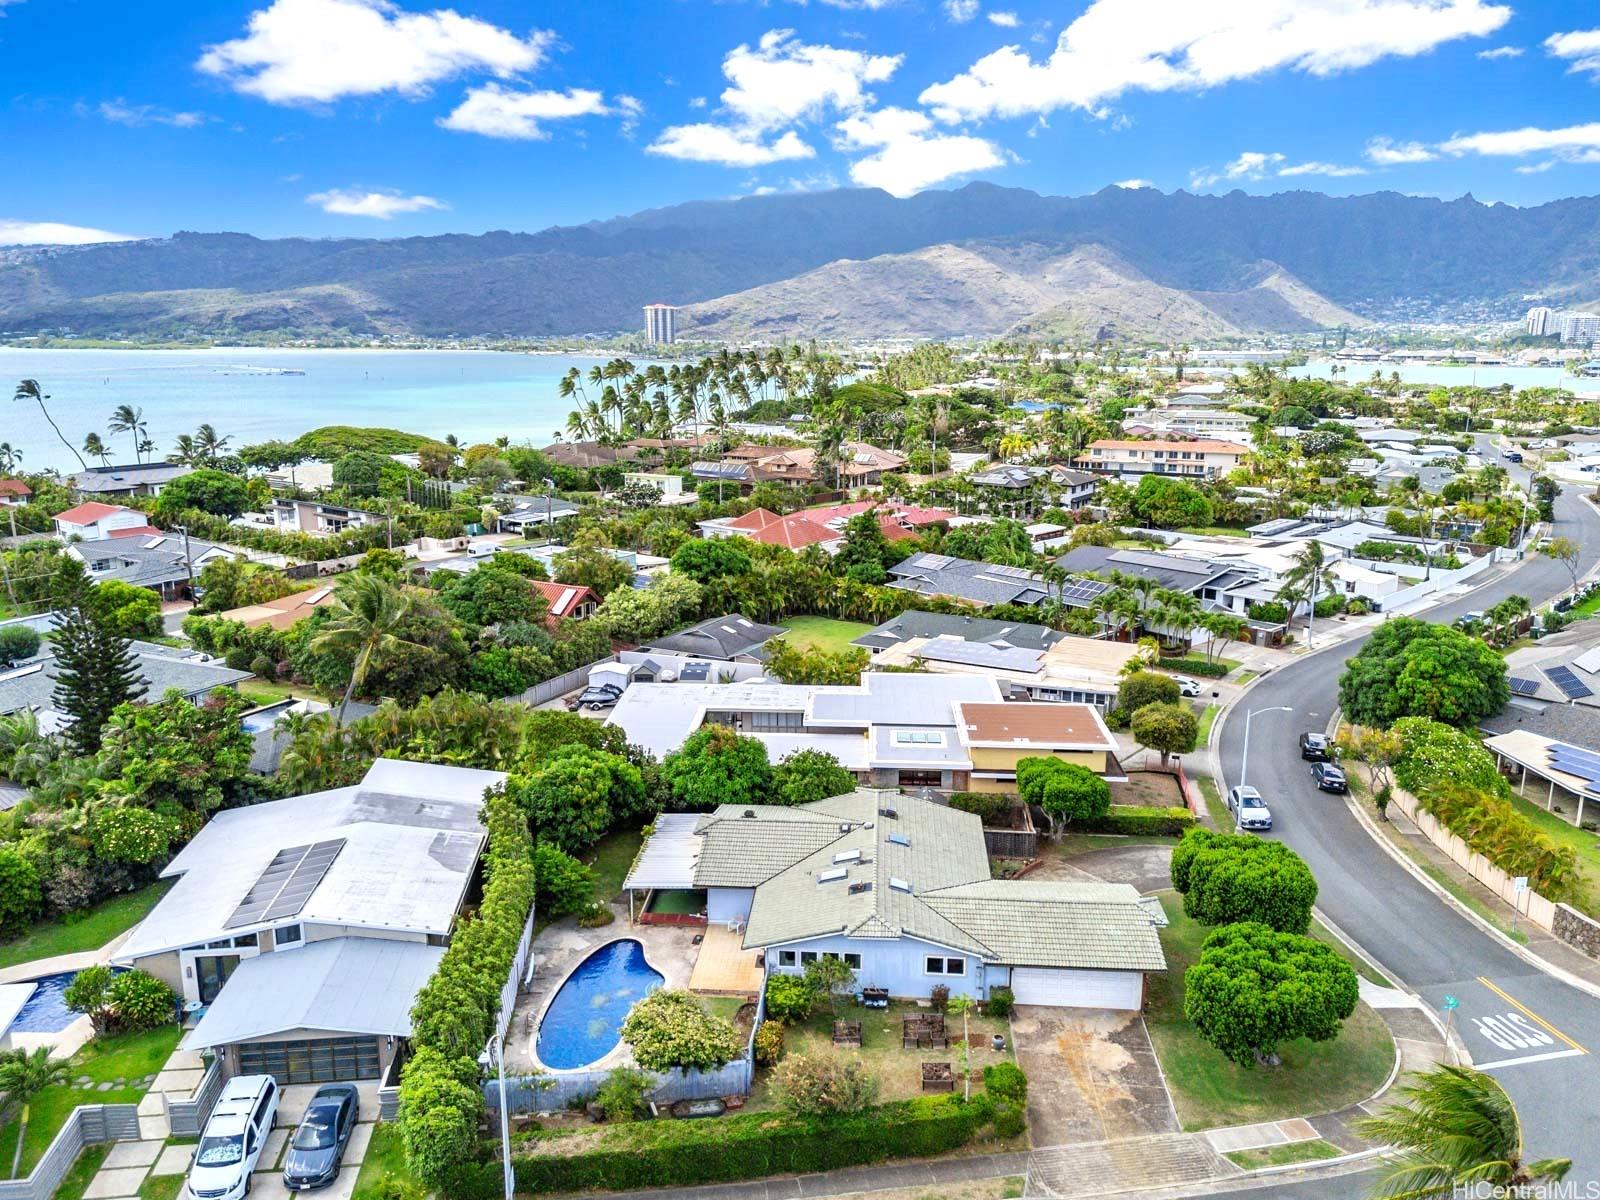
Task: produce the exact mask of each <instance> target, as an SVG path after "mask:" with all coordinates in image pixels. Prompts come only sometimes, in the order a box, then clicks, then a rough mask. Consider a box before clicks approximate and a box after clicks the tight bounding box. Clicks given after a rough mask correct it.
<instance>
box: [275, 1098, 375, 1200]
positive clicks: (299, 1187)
mask: <svg viewBox="0 0 1600 1200" xmlns="http://www.w3.org/2000/svg"><path fill="white" fill-rule="evenodd" d="M360 1110H361V1097H360V1094H359V1093H358V1092H357V1091H356V1087H355V1084H353V1083H328V1084H324V1085H323V1086H322V1087H320V1088H318V1089H317V1092H316V1095H314V1096H312V1097H311V1103H310V1104H308V1105H306V1111H305V1115H303V1116H302V1117H301V1118H300V1124H299V1126H298V1127H297V1128H296V1129H295V1131H294V1137H292V1138H290V1139H289V1156H288V1157H287V1158H285V1159H284V1161H283V1186H284V1187H286V1188H288V1189H289V1190H290V1191H291V1192H307V1191H310V1190H311V1189H312V1188H320V1187H327V1186H328V1185H329V1184H330V1183H332V1182H333V1181H334V1180H335V1179H336V1178H338V1175H339V1163H340V1161H341V1160H342V1159H343V1158H344V1151H345V1147H346V1146H348V1145H349V1144H350V1134H351V1132H352V1131H354V1129H355V1127H356V1121H357V1119H358V1118H359V1115H360Z"/></svg>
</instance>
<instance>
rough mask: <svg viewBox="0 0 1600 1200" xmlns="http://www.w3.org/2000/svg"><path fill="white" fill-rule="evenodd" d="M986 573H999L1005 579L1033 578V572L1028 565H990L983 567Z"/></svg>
mask: <svg viewBox="0 0 1600 1200" xmlns="http://www.w3.org/2000/svg"><path fill="white" fill-rule="evenodd" d="M983 573H984V574H985V575H999V576H1000V577H1001V578H1003V579H1032V578H1033V577H1034V575H1033V572H1032V571H1030V570H1028V569H1027V568H1026V567H1007V566H988V567H985V568H984V569H983Z"/></svg>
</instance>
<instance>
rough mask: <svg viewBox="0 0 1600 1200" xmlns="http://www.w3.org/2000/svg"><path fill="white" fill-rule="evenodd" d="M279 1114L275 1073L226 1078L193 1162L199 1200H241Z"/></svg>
mask: <svg viewBox="0 0 1600 1200" xmlns="http://www.w3.org/2000/svg"><path fill="white" fill-rule="evenodd" d="M277 1115H278V1081H277V1080H276V1079H274V1078H273V1077H272V1076H271V1075H239V1076H236V1077H235V1078H233V1079H230V1080H228V1082H227V1084H226V1085H225V1086H224V1087H223V1089H222V1095H221V1096H220V1097H218V1099H217V1106H216V1107H215V1108H213V1109H212V1110H211V1117H210V1119H209V1120H207V1121H206V1128H205V1132H204V1133H203V1134H201V1135H200V1145H199V1146H197V1147H196V1148H195V1152H194V1158H193V1160H192V1161H191V1163H190V1166H189V1194H190V1195H191V1196H193V1197H195V1200H239V1197H241V1196H244V1195H246V1194H248V1193H249V1191H250V1173H251V1172H252V1171H254V1170H255V1168H256V1162H257V1160H258V1159H260V1157H261V1148H262V1147H263V1146H264V1145H265V1144H266V1140H267V1135H268V1134H269V1133H271V1132H272V1122H273V1119H274V1118H275V1117H276V1116H277Z"/></svg>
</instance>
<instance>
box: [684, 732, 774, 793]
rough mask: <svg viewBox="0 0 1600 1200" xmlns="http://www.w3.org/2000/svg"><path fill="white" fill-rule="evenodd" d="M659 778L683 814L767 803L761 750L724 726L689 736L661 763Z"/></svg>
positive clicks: (768, 773) (768, 775) (768, 779)
mask: <svg viewBox="0 0 1600 1200" xmlns="http://www.w3.org/2000/svg"><path fill="white" fill-rule="evenodd" d="M661 778H662V779H663V780H665V782H666V784H667V787H668V789H669V790H670V791H671V793H672V798H673V799H674V800H675V801H676V802H677V803H678V805H679V806H680V807H683V808H715V807H716V806H717V805H719V804H765V803H767V802H768V801H770V800H771V798H772V767H771V766H770V765H769V764H768V763H767V748H766V746H764V745H763V744H762V743H761V742H759V741H758V740H756V739H755V738H750V737H740V736H739V735H738V734H736V733H734V731H733V730H731V729H729V728H728V727H727V726H726V725H707V726H705V727H704V728H701V729H698V730H696V731H695V732H694V733H691V734H690V735H689V736H688V737H687V738H686V739H684V743H683V745H682V746H680V747H679V748H678V749H677V750H674V751H673V752H672V753H671V754H669V755H667V757H666V758H665V759H663V760H662V763H661Z"/></svg>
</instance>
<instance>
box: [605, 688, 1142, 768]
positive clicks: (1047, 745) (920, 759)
mask: <svg viewBox="0 0 1600 1200" xmlns="http://www.w3.org/2000/svg"><path fill="white" fill-rule="evenodd" d="M1004 700H1005V696H1004V694H1003V693H1002V690H1001V686H1000V684H999V682H998V681H997V680H996V679H994V678H989V677H985V676H981V675H958V674H927V675H919V674H899V673H894V674H885V673H879V672H875V671H868V672H866V673H864V674H863V675H862V677H861V682H860V684H858V685H853V686H836V685H820V684H817V685H813V684H780V683H770V682H766V681H764V680H762V679H761V678H759V677H757V678H755V679H751V680H743V681H737V680H736V681H731V682H693V683H691V682H685V681H683V680H679V681H678V682H674V683H638V682H635V683H632V684H631V685H630V686H629V687H628V689H627V690H626V691H625V692H623V694H622V697H621V699H620V700H618V701H617V705H616V707H615V708H613V709H612V710H611V715H610V717H609V718H608V719H607V723H608V724H611V725H615V726H617V727H618V728H620V729H622V730H623V731H624V733H626V735H627V738H628V741H629V742H630V743H633V744H635V745H639V746H642V747H643V748H644V749H646V750H648V751H649V752H650V753H652V754H654V755H656V756H657V757H661V756H663V755H666V754H670V753H671V752H672V751H674V750H676V749H678V747H680V746H682V745H683V743H684V741H685V740H686V739H687V738H688V737H689V735H690V734H692V733H694V732H695V730H697V729H699V728H700V727H701V726H703V725H726V726H727V727H728V728H730V729H733V730H735V731H736V732H738V733H741V734H745V735H748V736H750V737H754V738H756V739H757V740H759V741H761V742H763V743H764V744H765V745H766V747H767V753H768V756H769V757H770V758H771V759H772V761H774V762H780V761H782V760H783V759H785V758H787V757H788V756H789V755H790V754H793V753H795V752H796V751H799V750H808V749H810V750H822V751H825V752H826V753H829V754H832V755H833V756H834V757H835V758H836V759H838V760H839V763H840V765H842V766H843V767H844V768H845V769H846V770H847V771H850V772H852V773H854V774H855V775H856V777H857V778H858V779H860V780H861V781H862V782H864V783H868V784H871V785H872V786H875V787H914V788H931V789H936V790H939V791H989V792H1003V791H1015V790H1016V784H1015V778H1016V775H1015V764H1016V760H1017V759H1018V758H1020V757H1024V756H1027V755H1046V754H1048V755H1056V756H1059V757H1066V758H1068V759H1069V761H1074V762H1081V763H1083V764H1084V765H1086V766H1088V767H1089V768H1090V769H1091V770H1094V771H1096V772H1098V773H1100V774H1104V775H1109V776H1112V777H1116V776H1118V775H1120V773H1121V765H1120V763H1118V762H1117V759H1116V742H1115V740H1114V739H1113V738H1112V737H1111V734H1110V733H1109V732H1108V731H1107V730H1106V727H1105V723H1104V722H1103V721H1102V720H1101V719H1100V715H1099V713H1097V712H1096V711H1095V710H1094V709H1093V708H1091V707H1089V706H1087V705H1083V704H1029V703H1025V702H1015V701H1013V702H1010V703H1008V704H1007V705H1006V707H1008V708H1012V709H1018V710H1031V709H1038V710H1040V711H1039V713H1038V714H1037V715H1035V716H1032V717H1029V716H1028V714H1027V713H1025V712H1022V711H1018V712H1017V713H1016V714H1014V718H1013V720H1014V727H1008V728H1010V729H1011V732H1010V733H1009V734H1008V736H1009V737H1010V738H1011V740H1010V742H1009V743H1008V745H1007V746H1006V747H1005V748H1004V749H1003V751H1002V750H1001V748H999V747H996V746H990V745H988V742H989V741H990V740H992V739H991V737H990V735H991V734H992V733H994V731H995V729H996V728H998V727H997V726H995V725H993V723H992V718H991V717H990V715H989V713H988V710H975V713H977V714H978V715H977V716H975V717H974V718H973V719H971V720H969V719H967V718H966V717H964V716H963V715H962V713H961V712H960V711H959V710H958V709H959V706H960V705H961V704H963V703H969V704H978V705H984V704H999V703H1001V702H1002V701H1004ZM1045 710H1048V711H1045ZM975 746H976V749H977V750H978V751H981V753H979V755H978V762H975V761H974V749H975ZM989 751H996V753H993V754H991V753H989ZM979 762H981V763H982V765H981V766H980V765H978V763H979Z"/></svg>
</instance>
